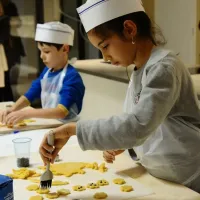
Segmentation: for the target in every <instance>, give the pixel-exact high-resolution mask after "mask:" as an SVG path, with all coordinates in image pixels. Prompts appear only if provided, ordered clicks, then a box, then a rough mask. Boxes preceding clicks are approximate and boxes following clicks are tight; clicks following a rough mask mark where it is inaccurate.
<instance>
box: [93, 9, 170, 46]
mask: <svg viewBox="0 0 200 200" xmlns="http://www.w3.org/2000/svg"><path fill="white" fill-rule="evenodd" d="M126 20H132V21H133V22H134V23H135V24H136V26H137V31H138V33H137V38H146V39H150V40H151V41H152V43H153V44H154V45H156V46H158V45H165V44H166V40H165V38H164V36H163V34H162V32H161V30H160V28H159V27H158V26H157V27H154V26H153V25H152V22H151V19H150V18H149V17H148V15H147V14H146V13H145V12H143V11H139V12H135V13H131V14H127V15H124V16H121V17H118V18H116V19H113V20H111V21H108V22H106V23H104V24H101V25H99V26H97V27H95V28H94V33H95V34H96V35H98V36H100V37H102V38H108V37H110V36H111V35H112V34H113V33H116V34H117V35H119V36H120V37H124V35H123V30H124V21H126Z"/></svg>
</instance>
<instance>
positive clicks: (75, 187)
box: [73, 185, 86, 192]
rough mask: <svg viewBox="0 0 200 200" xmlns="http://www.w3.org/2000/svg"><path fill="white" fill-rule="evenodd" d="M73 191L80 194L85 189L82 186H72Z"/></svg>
mask: <svg viewBox="0 0 200 200" xmlns="http://www.w3.org/2000/svg"><path fill="white" fill-rule="evenodd" d="M73 190H74V191H78V192H81V191H84V190H86V188H85V187H84V186H82V185H75V186H73Z"/></svg>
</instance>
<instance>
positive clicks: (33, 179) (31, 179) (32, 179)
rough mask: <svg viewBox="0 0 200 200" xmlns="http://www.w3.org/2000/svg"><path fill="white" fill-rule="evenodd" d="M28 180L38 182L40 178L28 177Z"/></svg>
mask: <svg viewBox="0 0 200 200" xmlns="http://www.w3.org/2000/svg"><path fill="white" fill-rule="evenodd" d="M28 180H29V181H31V182H32V183H40V180H39V179H36V178H31V177H29V178H28Z"/></svg>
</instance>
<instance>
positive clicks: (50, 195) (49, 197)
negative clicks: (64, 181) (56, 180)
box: [46, 192, 59, 199]
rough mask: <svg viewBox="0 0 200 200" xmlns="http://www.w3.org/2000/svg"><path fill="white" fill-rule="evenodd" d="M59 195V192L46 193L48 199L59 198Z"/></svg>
mask: <svg viewBox="0 0 200 200" xmlns="http://www.w3.org/2000/svg"><path fill="white" fill-rule="evenodd" d="M58 197H59V194H58V193H56V192H52V193H48V194H46V198H48V199H57V198H58Z"/></svg>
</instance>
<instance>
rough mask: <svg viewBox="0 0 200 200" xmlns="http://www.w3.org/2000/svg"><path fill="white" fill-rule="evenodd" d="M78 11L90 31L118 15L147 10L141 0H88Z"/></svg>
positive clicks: (86, 28) (85, 26)
mask: <svg viewBox="0 0 200 200" xmlns="http://www.w3.org/2000/svg"><path fill="white" fill-rule="evenodd" d="M77 11H78V14H79V16H80V18H81V21H82V24H83V26H84V28H85V31H86V32H88V31H90V30H91V29H93V28H95V27H97V26H98V25H100V24H103V23H105V22H107V21H110V20H112V19H115V18H117V17H121V16H123V15H127V14H130V13H134V12H138V11H145V10H144V7H143V6H142V1H141V0H88V1H87V2H86V3H85V4H83V5H82V6H80V7H79V8H77Z"/></svg>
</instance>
